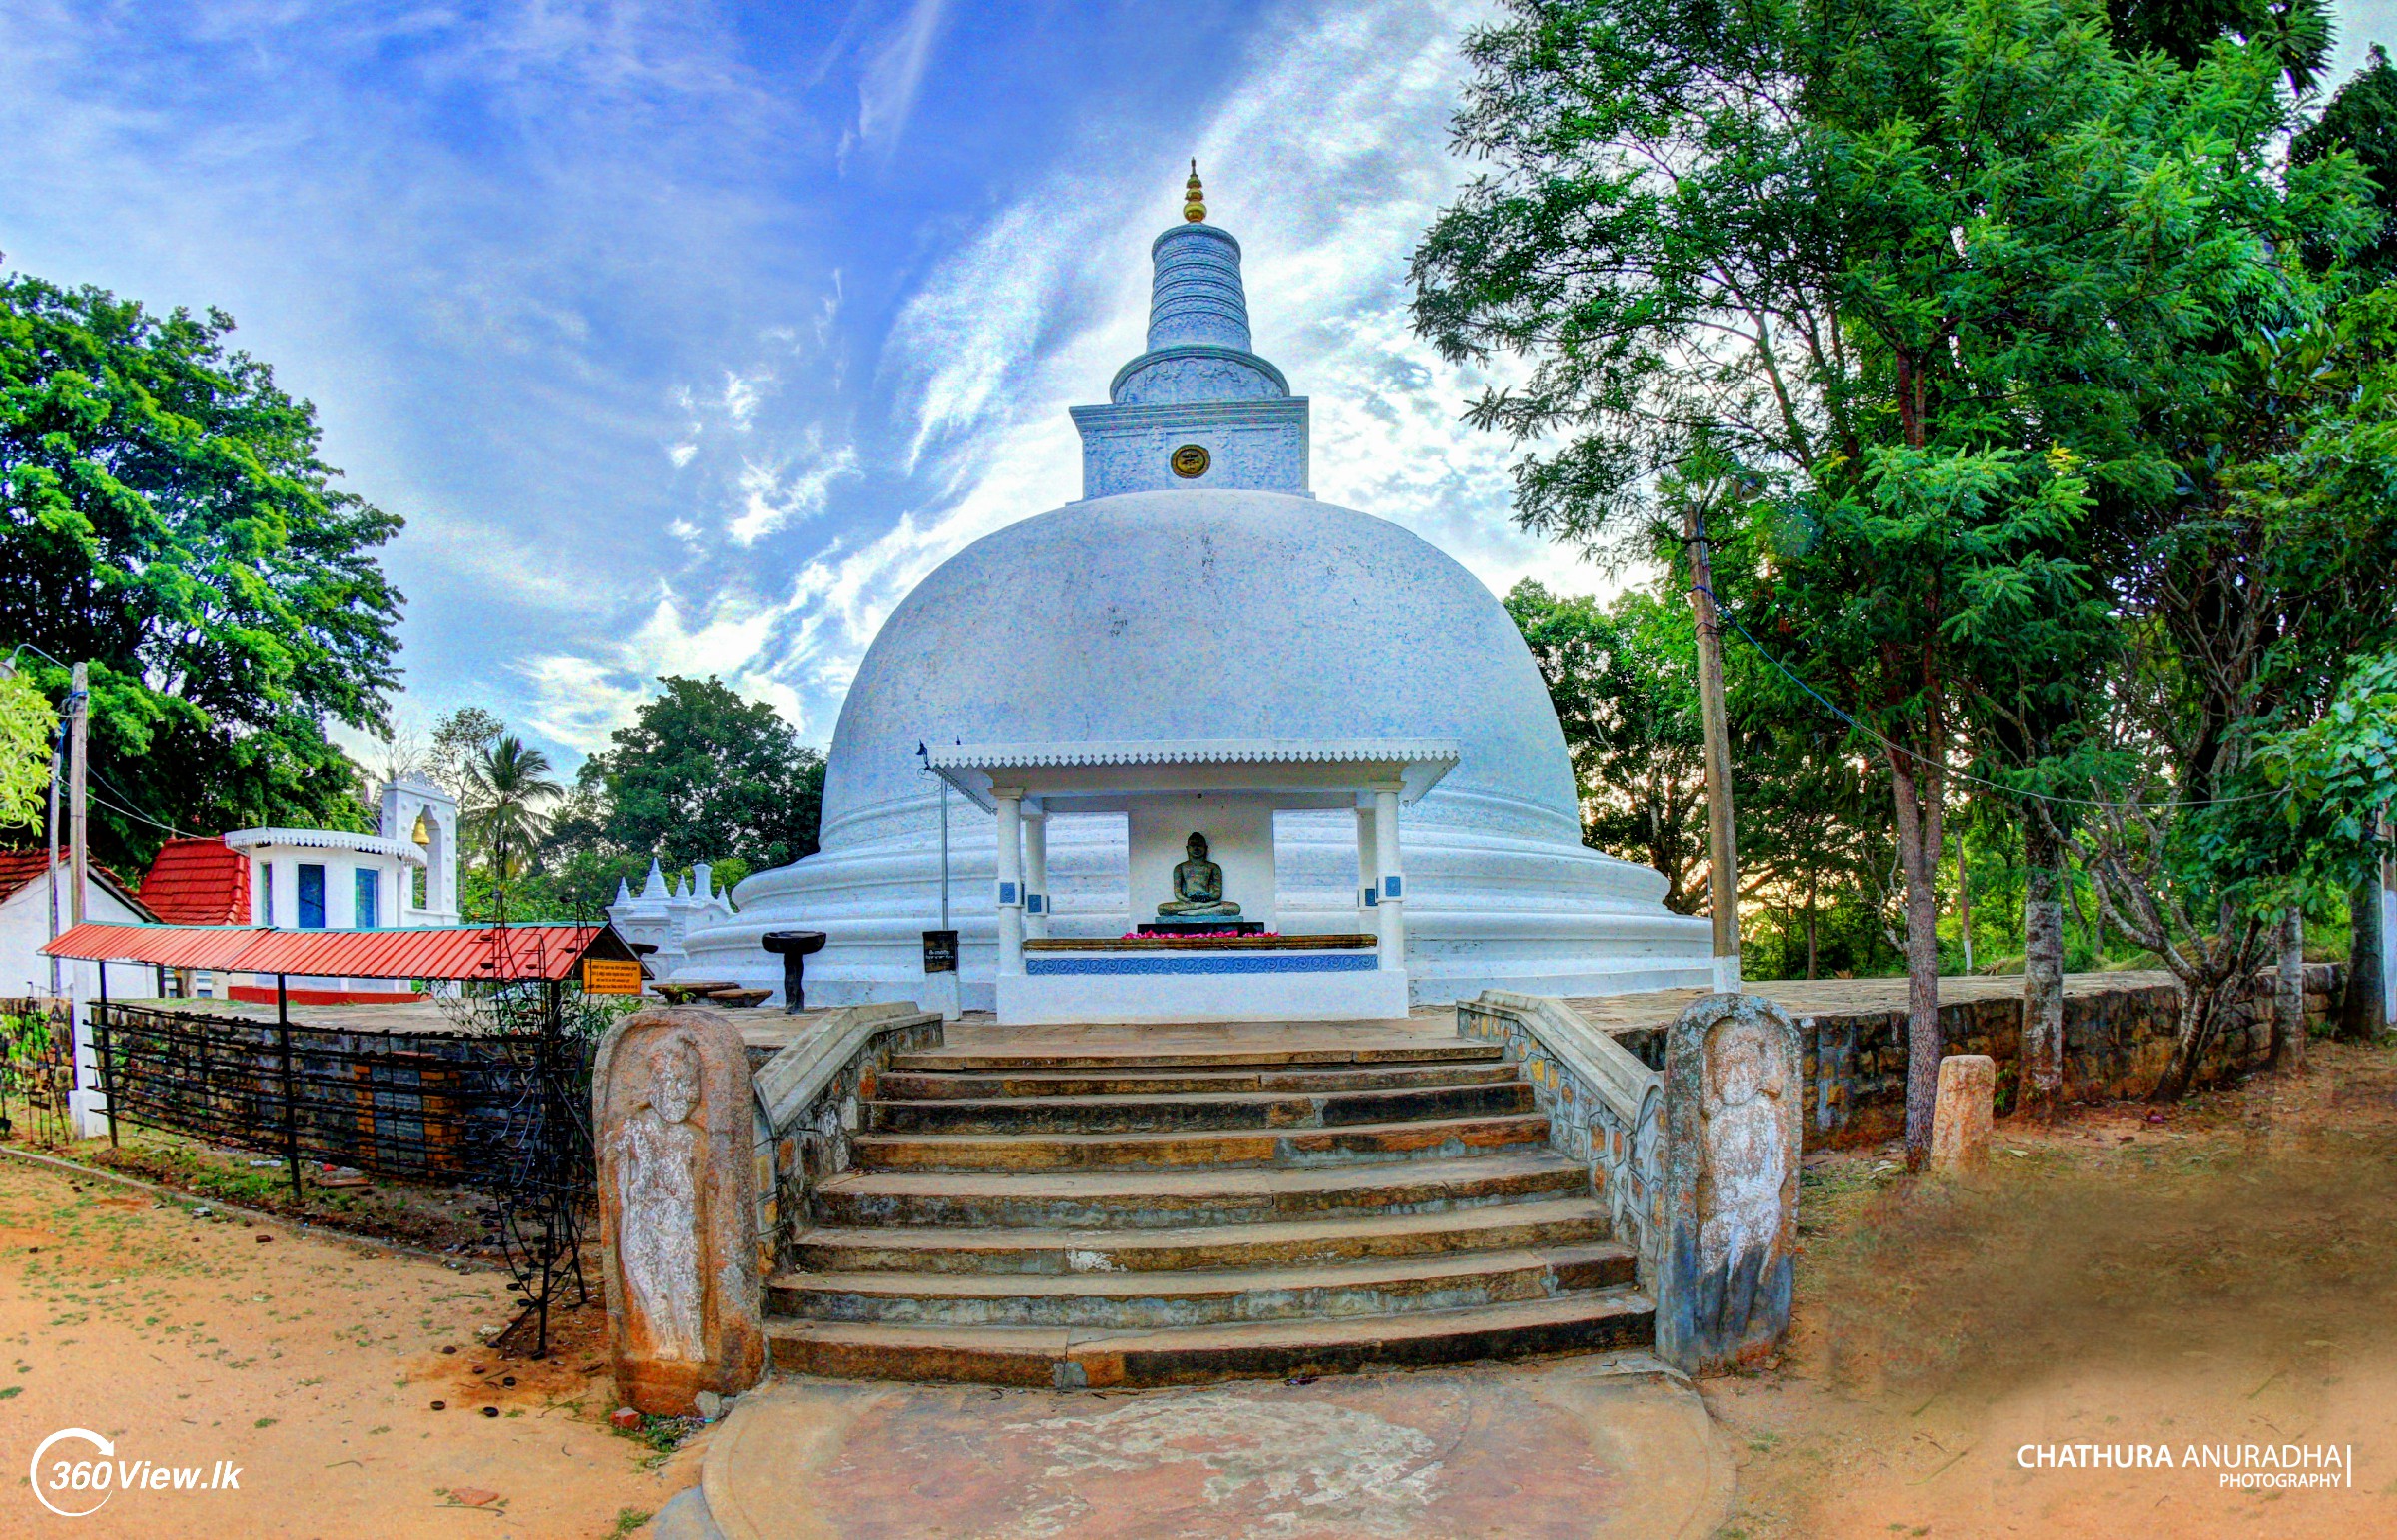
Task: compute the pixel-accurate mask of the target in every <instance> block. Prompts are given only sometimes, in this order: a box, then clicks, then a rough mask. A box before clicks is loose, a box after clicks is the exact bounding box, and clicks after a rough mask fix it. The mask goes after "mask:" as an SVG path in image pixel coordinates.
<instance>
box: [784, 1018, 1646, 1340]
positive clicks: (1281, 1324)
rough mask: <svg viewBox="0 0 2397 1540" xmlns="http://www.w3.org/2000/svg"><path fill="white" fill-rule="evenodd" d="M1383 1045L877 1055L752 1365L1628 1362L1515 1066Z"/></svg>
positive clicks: (1315, 1041)
mask: <svg viewBox="0 0 2397 1540" xmlns="http://www.w3.org/2000/svg"><path fill="white" fill-rule="evenodd" d="M1405 1026H1406V1024H1391V1025H1390V1026H1389V1027H1387V1028H1380V1029H1377V1028H1375V1027H1373V1026H1372V1025H1370V1024H1363V1025H1360V1026H1354V1027H1342V1028H1330V1027H1325V1026H1319V1025H1317V1026H1298V1025H1293V1026H1290V1027H1286V1028H1281V1029H1279V1030H1273V1029H1254V1028H1251V1029H1248V1030H1246V1031H1244V1032H1237V1033H1223V1034H1221V1035H1220V1036H1219V1038H1217V1039H1216V1040H1213V1041H1208V1040H1206V1039H1205V1038H1204V1036H1203V1035H1199V1034H1193V1033H1189V1032H1184V1033H1181V1034H1177V1033H1175V1032H1174V1031H1172V1030H1165V1031H1162V1032H1150V1033H1147V1034H1144V1033H1142V1032H1139V1031H1134V1030H1126V1031H1124V1032H1122V1033H1119V1034H1117V1035H1116V1038H1115V1040H1114V1041H1076V1040H1070V1039H1066V1040H1061V1039H1058V1038H1048V1039H1033V1038H1027V1039H1021V1040H1008V1039H1005V1038H1002V1037H999V1036H997V1035H995V1034H989V1035H985V1036H984V1037H983V1038H982V1039H981V1041H965V1042H960V1041H959V1039H958V1037H957V1036H953V1037H952V1040H951V1046H949V1047H947V1048H942V1049H937V1050H933V1051H930V1052H926V1053H920V1054H912V1055H902V1056H900V1057H898V1058H895V1059H893V1060H892V1062H891V1064H890V1066H889V1068H888V1069H886V1070H885V1071H884V1072H883V1073H882V1074H881V1076H880V1077H879V1080H878V1081H877V1082H876V1083H875V1084H874V1085H872V1086H871V1087H870V1088H867V1089H866V1094H865V1101H864V1105H863V1117H862V1124H861V1129H860V1132H859V1134H858V1135H857V1137H856V1138H855V1139H854V1140H853V1142H852V1147H851V1148H852V1155H853V1163H854V1167H855V1168H853V1169H851V1170H849V1171H847V1172H845V1173H843V1174H841V1175H838V1176H834V1177H831V1178H829V1179H827V1180H825V1181H823V1182H821V1183H819V1184H818V1186H817V1188H816V1191H815V1194H814V1206H815V1212H814V1216H813V1217H814V1221H815V1223H814V1227H813V1228H810V1229H808V1230H806V1231H804V1232H802V1233H801V1234H800V1235H799V1236H798V1237H797V1240H796V1242H795V1245H794V1250H793V1260H794V1263H795V1266H796V1269H797V1270H794V1271H787V1272H783V1273H781V1274H779V1275H777V1276H775V1277H774V1278H772V1279H770V1280H769V1283H768V1286H767V1316H768V1319H767V1332H768V1337H769V1339H770V1341H771V1344H772V1351H773V1355H774V1360H775V1362H776V1363H777V1364H778V1365H779V1366H780V1367H782V1368H783V1369H785V1370H788V1371H796V1372H800V1373H806V1374H818V1375H828V1376H839V1377H858V1378H880V1379H918V1380H969V1381H981V1382H988V1383H998V1384H1019V1385H1055V1386H1066V1387H1074V1386H1083V1385H1094V1386H1095V1385H1157V1384H1180V1383H1190V1382H1194V1381H1200V1380H1211V1379H1224V1378H1238V1377H1257V1376H1282V1375H1295V1374H1312V1373H1330V1372H1340V1371H1346V1370H1355V1369H1363V1368H1370V1367H1379V1366H1400V1365H1410V1364H1428V1363H1448V1362H1455V1361H1458V1360H1462V1359H1471V1358H1482V1357H1510V1356H1516V1355H1521V1354H1530V1353H1550V1352H1566V1351H1587V1350H1592V1349H1598V1348H1609V1347H1616V1346H1623V1345H1632V1344H1645V1343H1647V1342H1648V1341H1650V1340H1651V1339H1652V1334H1653V1324H1654V1316H1653V1307H1652V1305H1651V1302H1650V1300H1649V1299H1648V1298H1647V1296H1646V1295H1644V1294H1642V1293H1641V1292H1639V1290H1638V1289H1637V1287H1636V1285H1635V1282H1634V1275H1635V1271H1636V1268H1635V1259H1634V1257H1633V1254H1632V1252H1631V1250H1630V1249H1629V1248H1628V1247H1626V1246H1623V1245H1620V1244H1617V1243H1616V1242H1615V1241H1614V1240H1613V1239H1612V1238H1611V1236H1610V1234H1609V1224H1608V1219H1607V1215H1606V1210H1605V1208H1604V1207H1603V1206H1602V1205H1601V1204H1599V1203H1597V1202H1595V1201H1593V1200H1592V1199H1591V1197H1590V1194H1589V1188H1588V1179H1587V1177H1586V1176H1585V1174H1584V1173H1583V1172H1582V1171H1581V1169H1579V1168H1578V1167H1577V1166H1575V1165H1574V1164H1572V1163H1571V1162H1569V1161H1567V1160H1566V1159H1564V1158H1563V1157H1562V1156H1560V1155H1557V1154H1555V1153H1554V1152H1553V1151H1551V1150H1550V1149H1549V1148H1548V1145H1547V1138H1548V1121H1547V1119H1546V1118H1545V1117H1544V1116H1542V1115H1541V1114H1539V1113H1538V1112H1536V1111H1535V1110H1534V1108H1533V1102H1532V1088H1531V1087H1530V1086H1529V1085H1527V1084H1525V1083H1524V1082H1523V1081H1522V1080H1521V1078H1520V1077H1519V1075H1518V1073H1517V1069H1516V1066H1514V1065H1512V1064H1508V1063H1506V1062H1505V1061H1504V1060H1503V1058H1502V1057H1501V1051H1500V1049H1499V1048H1498V1047H1497V1046H1496V1045H1495V1044H1487V1043H1476V1042H1468V1041H1466V1040H1464V1039H1461V1038H1456V1037H1435V1036H1429V1035H1426V1034H1424V1033H1422V1032H1420V1031H1407V1030H1402V1029H1403V1028H1404V1027H1405Z"/></svg>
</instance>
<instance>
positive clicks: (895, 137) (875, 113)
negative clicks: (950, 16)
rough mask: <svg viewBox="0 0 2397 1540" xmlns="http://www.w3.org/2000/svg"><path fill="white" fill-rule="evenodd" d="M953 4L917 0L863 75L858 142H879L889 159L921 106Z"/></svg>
mask: <svg viewBox="0 0 2397 1540" xmlns="http://www.w3.org/2000/svg"><path fill="white" fill-rule="evenodd" d="M947 9H948V7H947V5H946V3H945V0H915V3H914V4H913V5H911V6H909V7H908V12H907V19H906V20H905V21H903V22H901V23H900V24H899V26H898V27H897V28H895V29H894V30H893V31H892V33H891V35H890V36H889V37H887V38H886V39H884V40H883V44H882V46H881V47H880V48H878V49H876V50H875V52H874V57H873V58H872V59H870V60H868V61H867V64H866V69H865V74H864V75H863V77H862V78H861V79H860V80H859V81H858V85H857V129H856V142H858V143H863V144H866V145H871V146H874V147H876V148H878V149H879V150H880V151H881V153H882V156H883V158H884V159H885V160H886V161H887V160H888V159H889V158H890V155H891V152H892V151H893V150H895V149H897V148H898V144H899V136H900V135H901V134H903V133H905V132H906V131H907V120H908V119H909V117H911V116H912V115H913V114H914V112H915V110H916V94H917V92H918V91H920V90H921V89H922V88H923V85H924V71H925V69H926V68H927V67H928V66H929V65H930V64H931V63H932V51H933V45H934V44H935V43H936V42H938V41H939V39H940V33H941V23H942V22H943V20H945V19H946V13H947Z"/></svg>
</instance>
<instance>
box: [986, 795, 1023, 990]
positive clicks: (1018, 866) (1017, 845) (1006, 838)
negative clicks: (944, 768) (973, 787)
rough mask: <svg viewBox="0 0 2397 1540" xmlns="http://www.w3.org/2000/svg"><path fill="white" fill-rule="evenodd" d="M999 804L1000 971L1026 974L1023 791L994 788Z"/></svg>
mask: <svg viewBox="0 0 2397 1540" xmlns="http://www.w3.org/2000/svg"><path fill="white" fill-rule="evenodd" d="M991 800H992V801H994V802H996V803H998V804H999V882H998V892H997V894H996V895H995V897H996V898H997V901H998V906H999V972H1001V973H1009V974H1014V973H1022V972H1023V971H1024V792H1023V789H1022V788H1021V787H1006V786H994V787H992V788H991Z"/></svg>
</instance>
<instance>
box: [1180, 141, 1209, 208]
mask: <svg viewBox="0 0 2397 1540" xmlns="http://www.w3.org/2000/svg"><path fill="white" fill-rule="evenodd" d="M1182 217H1183V218H1184V219H1186V220H1189V221H1190V222H1191V223H1192V224H1194V225H1196V224H1198V223H1199V221H1200V220H1202V219H1204V218H1206V190H1205V189H1204V188H1202V187H1200V186H1199V158H1198V157H1197V156H1193V157H1192V158H1191V180H1190V181H1189V182H1187V183H1185V184H1184V185H1183V189H1182Z"/></svg>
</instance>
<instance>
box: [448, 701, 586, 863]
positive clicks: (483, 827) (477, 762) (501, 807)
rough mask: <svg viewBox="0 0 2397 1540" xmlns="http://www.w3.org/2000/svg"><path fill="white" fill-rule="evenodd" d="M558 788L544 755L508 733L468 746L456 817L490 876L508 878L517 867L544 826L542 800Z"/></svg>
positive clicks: (551, 796)
mask: <svg viewBox="0 0 2397 1540" xmlns="http://www.w3.org/2000/svg"><path fill="white" fill-rule="evenodd" d="M564 793H565V788H564V787H562V786H560V785H558V784H557V782H555V781H553V780H550V779H549V756H548V755H546V754H544V753H542V752H541V751H540V750H539V749H528V748H526V747H525V746H524V744H523V741H522V740H521V739H519V738H517V737H516V736H515V735H514V734H513V733H508V734H504V735H502V736H501V737H500V738H499V739H498V740H497V741H495V742H492V743H487V744H485V745H483V746H482V747H481V748H479V749H477V750H475V751H474V754H473V757H472V758H470V759H468V760H467V761H466V807H465V814H464V816H463V818H461V819H460V820H459V822H460V823H461V825H462V826H463V829H464V832H465V835H466V838H467V839H469V840H471V841H472V842H473V843H474V844H475V846H477V847H478V848H479V849H480V850H481V852H482V855H483V859H484V860H485V861H487V862H488V863H489V864H490V870H491V875H492V876H493V877H496V878H497V879H498V880H499V881H501V882H508V881H512V880H513V879H514V878H515V877H516V876H517V875H518V874H519V873H521V872H522V871H523V869H524V867H525V864H526V863H527V862H528V861H530V859H531V857H532V852H533V849H534V847H536V846H537V845H539V844H540V840H541V834H542V832H543V831H544V830H545V829H547V828H548V825H549V815H548V814H547V813H546V812H544V811H542V805H543V804H545V803H548V802H551V801H554V800H556V799H557V798H558V797H560V796H562V795H564Z"/></svg>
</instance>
